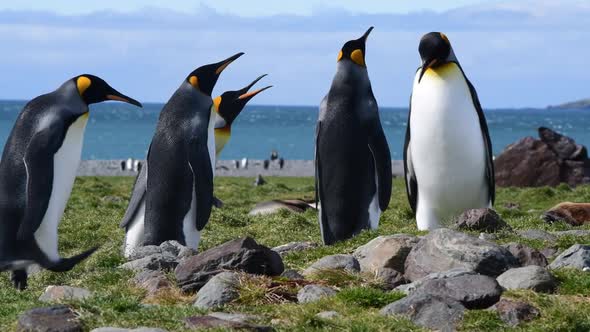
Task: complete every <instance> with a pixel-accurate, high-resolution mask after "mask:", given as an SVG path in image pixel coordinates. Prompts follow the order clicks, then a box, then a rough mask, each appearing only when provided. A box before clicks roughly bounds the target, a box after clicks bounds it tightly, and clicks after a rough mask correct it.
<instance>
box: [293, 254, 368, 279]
mask: <svg viewBox="0 0 590 332" xmlns="http://www.w3.org/2000/svg"><path fill="white" fill-rule="evenodd" d="M360 269H361V268H360V265H359V262H358V260H357V259H356V258H354V257H353V256H352V255H330V256H325V257H322V258H320V259H319V260H318V261H316V262H315V263H313V264H311V265H310V266H309V267H308V268H307V269H305V271H303V275H304V276H310V275H313V274H314V273H317V272H320V271H323V270H344V271H346V272H349V273H356V272H359V271H360Z"/></svg>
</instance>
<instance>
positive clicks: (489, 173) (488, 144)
mask: <svg viewBox="0 0 590 332" xmlns="http://www.w3.org/2000/svg"><path fill="white" fill-rule="evenodd" d="M463 76H464V77H465V81H466V82H467V85H468V86H469V92H470V93H471V99H472V100H473V105H474V106H475V109H476V110H477V117H478V118H479V126H480V127H481V133H482V136H483V141H484V144H485V149H486V179H487V182H488V195H489V196H488V197H489V199H490V202H492V205H494V201H495V200H496V179H495V173H494V156H493V152H492V140H491V139H490V132H489V130H488V123H487V121H486V117H485V114H484V113H483V109H482V108H481V104H480V103H479V97H478V96H477V91H475V87H474V86H473V84H471V82H470V81H469V80H468V79H467V77H466V76H465V74H463Z"/></svg>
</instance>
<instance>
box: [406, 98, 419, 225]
mask: <svg viewBox="0 0 590 332" xmlns="http://www.w3.org/2000/svg"><path fill="white" fill-rule="evenodd" d="M411 114H412V96H410V109H409V111H408V123H407V125H406V139H405V142H404V151H403V153H404V180H405V183H406V193H407V194H408V201H409V203H410V207H411V208H412V211H414V214H416V207H417V205H416V204H417V202H418V181H417V180H416V174H415V173H414V166H413V165H412V154H411V153H410V150H409V149H410V136H411V135H410V118H411Z"/></svg>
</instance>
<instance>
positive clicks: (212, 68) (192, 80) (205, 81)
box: [186, 52, 244, 96]
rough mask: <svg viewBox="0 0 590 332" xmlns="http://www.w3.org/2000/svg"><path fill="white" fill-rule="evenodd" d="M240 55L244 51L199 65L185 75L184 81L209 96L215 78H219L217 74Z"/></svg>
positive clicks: (215, 81) (215, 80)
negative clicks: (221, 59) (218, 60)
mask: <svg viewBox="0 0 590 332" xmlns="http://www.w3.org/2000/svg"><path fill="white" fill-rule="evenodd" d="M242 55H244V53H243V52H240V53H237V54H234V55H232V56H230V57H229V58H227V59H225V60H223V61H220V62H217V63H212V64H209V65H205V66H201V67H199V68H197V69H195V70H194V71H193V72H192V73H190V74H189V75H188V76H187V78H186V81H187V82H188V83H189V84H190V85H192V86H193V87H194V88H195V89H197V90H199V91H201V92H203V93H204V94H206V95H207V96H211V93H212V92H213V88H214V87H215V83H217V79H218V78H219V75H221V72H222V71H223V70H224V69H225V68H227V66H229V64H230V63H232V62H233V61H234V60H236V59H237V58H239V57H241V56H242Z"/></svg>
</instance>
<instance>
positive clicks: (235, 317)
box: [209, 312, 261, 323]
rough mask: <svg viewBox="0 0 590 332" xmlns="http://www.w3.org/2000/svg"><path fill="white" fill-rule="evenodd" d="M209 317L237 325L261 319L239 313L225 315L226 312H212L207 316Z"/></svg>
mask: <svg viewBox="0 0 590 332" xmlns="http://www.w3.org/2000/svg"><path fill="white" fill-rule="evenodd" d="M209 316H212V317H215V318H219V319H223V320H229V321H232V322H237V323H251V322H254V321H256V320H259V319H261V318H260V317H259V316H255V315H247V314H240V313H227V312H212V313H210V314H209Z"/></svg>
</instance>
